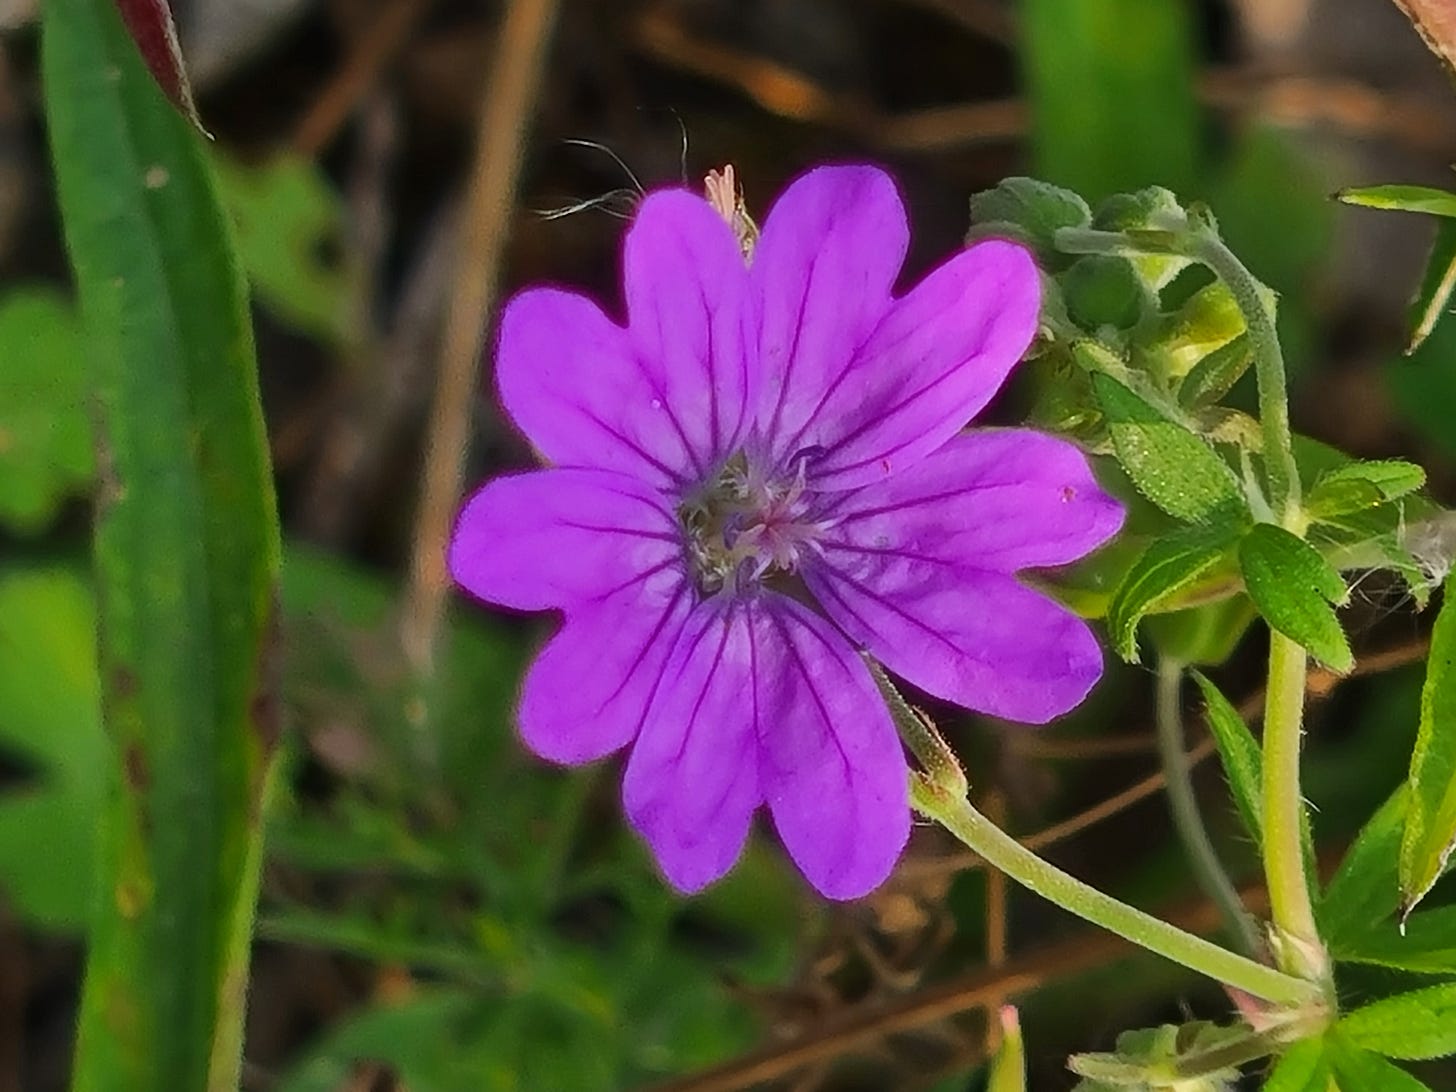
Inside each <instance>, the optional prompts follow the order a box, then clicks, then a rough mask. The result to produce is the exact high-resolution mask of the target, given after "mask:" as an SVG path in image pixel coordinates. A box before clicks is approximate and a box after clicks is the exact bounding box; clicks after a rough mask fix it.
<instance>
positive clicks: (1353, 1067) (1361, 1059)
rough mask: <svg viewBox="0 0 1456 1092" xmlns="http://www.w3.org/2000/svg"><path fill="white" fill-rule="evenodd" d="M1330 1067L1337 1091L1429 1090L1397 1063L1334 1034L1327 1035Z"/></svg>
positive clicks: (1428, 1091) (1402, 1091)
mask: <svg viewBox="0 0 1456 1092" xmlns="http://www.w3.org/2000/svg"><path fill="white" fill-rule="evenodd" d="M1328 1053H1329V1056H1330V1065H1331V1068H1333V1069H1334V1071H1335V1078H1336V1079H1337V1080H1338V1081H1339V1086H1340V1092H1366V1090H1367V1089H1368V1090H1369V1092H1431V1089H1430V1088H1428V1087H1427V1086H1426V1085H1424V1084H1422V1083H1421V1082H1420V1081H1418V1080H1416V1078H1415V1077H1412V1076H1411V1075H1410V1074H1409V1073H1407V1072H1406V1071H1405V1070H1404V1069H1401V1068H1400V1066H1398V1065H1392V1064H1391V1063H1390V1062H1387V1061H1386V1060H1385V1059H1384V1058H1382V1057H1381V1056H1380V1055H1379V1054H1373V1053H1371V1052H1370V1051H1368V1050H1362V1049H1361V1048H1359V1047H1357V1046H1354V1045H1352V1044H1349V1043H1345V1042H1342V1041H1341V1040H1340V1037H1339V1036H1338V1035H1335V1036H1331V1037H1330V1039H1329V1046H1328Z"/></svg>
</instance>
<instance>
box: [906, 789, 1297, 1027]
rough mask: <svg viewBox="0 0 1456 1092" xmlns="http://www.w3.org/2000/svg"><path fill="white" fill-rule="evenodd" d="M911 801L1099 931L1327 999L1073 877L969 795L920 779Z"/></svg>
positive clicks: (1282, 998)
mask: <svg viewBox="0 0 1456 1092" xmlns="http://www.w3.org/2000/svg"><path fill="white" fill-rule="evenodd" d="M910 796H911V802H912V803H913V804H914V806H915V807H916V809H918V810H919V811H920V812H921V813H922V814H924V815H926V816H928V817H929V818H931V819H934V820H935V821H936V822H938V823H940V824H941V825H942V826H944V827H945V828H946V830H948V831H950V832H951V833H952V834H954V835H955V836H956V837H957V838H959V839H960V840H961V841H962V842H964V843H965V844H966V845H967V846H969V847H970V848H971V849H972V850H974V851H975V852H976V853H977V854H979V855H980V856H981V857H983V858H984V859H985V860H986V862H987V863H988V864H989V865H991V867H993V868H998V869H1000V870H1001V871H1002V872H1004V873H1006V875H1008V876H1010V877H1011V878H1012V879H1013V880H1015V881H1016V882H1017V883H1019V884H1021V885H1022V886H1024V887H1026V888H1027V889H1029V890H1031V891H1034V892H1036V894H1038V895H1041V896H1042V897H1043V898H1045V899H1048V900H1050V901H1051V902H1054V903H1056V904H1057V905H1058V906H1060V907H1062V908H1063V909H1065V910H1067V911H1069V912H1071V913H1073V914H1076V915H1077V916H1078V917H1081V918H1083V919H1085V920H1087V921H1090V922H1091V923H1092V924H1094V925H1100V926H1101V927H1102V928H1104V929H1107V930H1108V931H1109V932H1112V933H1116V934H1117V935H1118V936H1120V937H1122V938H1124V939H1125V940H1129V941H1131V942H1132V943H1133V944H1136V945H1138V946H1139V947H1142V948H1146V949H1148V950H1149V951H1151V952H1156V953H1157V954H1158V955H1161V956H1164V957H1165V958H1167V959H1171V960H1173V961H1174V962H1175V963H1179V964H1182V965H1183V966H1184V967H1188V968H1189V969H1191V970H1194V971H1198V972H1199V973H1200V974H1205V975H1208V976H1209V977H1210V978H1213V979H1216V980H1218V981H1219V982H1222V983H1224V984H1225V985H1228V986H1232V987H1234V988H1235V989H1238V990H1242V991H1243V992H1245V993H1248V994H1252V995H1253V996H1255V997H1259V998H1262V999H1264V1000H1265V1001H1269V1002H1272V1003H1274V1004H1278V1005H1290V1006H1300V1005H1306V1004H1311V1003H1317V1002H1319V1001H1320V1000H1321V994H1320V992H1319V990H1318V988H1317V987H1315V986H1313V985H1312V984H1311V983H1309V982H1306V981H1303V980H1302V979H1299V978H1296V977H1294V976H1292V975H1288V974H1285V973H1283V972H1282V971H1277V970H1275V969H1274V968H1273V967H1266V966H1264V965H1263V964H1262V963H1255V962H1254V961H1253V960H1252V959H1249V958H1247V957H1246V956H1242V955H1239V954H1238V953H1237V952H1230V951H1228V950H1227V949H1226V948H1220V947H1219V946H1218V945H1217V944H1211V943H1209V942H1208V941H1206V940H1204V939H1203V938H1202V937H1197V936H1194V935H1193V934H1192V933H1187V932H1184V931H1183V930H1182V929H1179V928H1177V927H1176V926H1174V925H1169V924H1168V923H1167V922H1166V921H1161V920H1159V919H1158V918H1155V917H1153V916H1152V915H1150V914H1145V913H1143V912H1142V911H1141V910H1138V909H1135V908H1134V907H1131V906H1128V905H1127V904H1126V903H1124V902H1120V901H1118V900H1117V899H1114V898H1113V897H1112V896H1111V895H1106V894H1104V893H1103V892H1101V891H1098V890H1097V889H1096V888H1095V887H1091V886H1089V885H1087V884H1085V883H1083V882H1082V881H1081V880H1078V879H1076V878H1074V877H1072V876H1069V875H1067V873H1065V872H1063V871H1062V870H1061V869H1059V868H1057V867H1056V866H1055V865H1052V864H1050V863H1048V862H1047V861H1044V860H1042V859H1041V858H1040V857H1038V856H1037V855H1036V854H1035V853H1033V852H1031V850H1029V849H1027V848H1026V847H1025V846H1023V845H1022V844H1021V843H1020V842H1018V841H1016V840H1015V839H1014V838H1012V837H1011V836H1010V835H1009V834H1007V833H1006V832H1005V831H1003V830H1001V829H1000V828H999V827H997V826H996V824H995V823H993V822H991V821H990V820H989V819H987V818H986V817H985V816H984V815H982V814H981V813H980V812H978V811H977V810H976V809H975V808H974V807H972V806H971V803H970V801H968V800H966V799H965V798H964V797H956V796H953V795H951V794H949V793H947V792H945V791H943V790H941V789H938V788H937V787H936V786H934V785H932V784H930V783H928V782H927V781H925V780H924V779H922V778H919V777H913V778H912V779H911V783H910Z"/></svg>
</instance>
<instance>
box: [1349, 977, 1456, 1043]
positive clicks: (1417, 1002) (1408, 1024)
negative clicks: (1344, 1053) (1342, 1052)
mask: <svg viewBox="0 0 1456 1092" xmlns="http://www.w3.org/2000/svg"><path fill="white" fill-rule="evenodd" d="M1336 1029H1337V1031H1338V1034H1339V1036H1340V1038H1341V1039H1343V1040H1344V1041H1345V1042H1347V1043H1349V1044H1351V1045H1352V1046H1356V1047H1360V1048H1362V1049H1365V1050H1373V1051H1375V1052H1376V1053H1377V1054H1383V1055H1384V1056H1385V1057H1387V1058H1401V1059H1404V1060H1407V1061H1417V1060H1420V1059H1422V1058H1440V1057H1443V1056H1444V1055H1447V1054H1452V1053H1456V982H1446V983H1443V984H1441V985H1439V986H1428V987H1427V988H1425V989H1423V990H1412V991H1411V992H1410V993H1402V994H1397V995H1396V996H1394V997H1387V998H1385V999H1384V1000H1382V1001H1376V1002H1374V1003H1372V1004H1369V1005H1366V1006H1365V1007H1364V1008H1361V1009H1356V1010H1355V1011H1354V1012H1352V1013H1350V1014H1349V1015H1348V1016H1345V1017H1343V1018H1341V1020H1340V1022H1339V1023H1338V1024H1337V1025H1336Z"/></svg>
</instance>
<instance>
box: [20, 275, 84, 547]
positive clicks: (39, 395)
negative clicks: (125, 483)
mask: <svg viewBox="0 0 1456 1092" xmlns="http://www.w3.org/2000/svg"><path fill="white" fill-rule="evenodd" d="M0 360H4V362H5V364H4V367H3V368H0V523H4V524H6V525H8V526H9V527H10V529H11V530H13V531H16V532H18V533H20V534H33V533H35V532H37V531H42V530H44V529H45V528H46V526H47V525H49V523H50V522H51V520H52V519H53V518H54V516H55V513H56V509H57V507H58V506H59V505H60V503H61V501H63V500H65V499H66V497H68V496H71V495H72V494H75V493H77V492H80V491H81V490H82V489H84V488H86V487H87V486H88V485H90V483H91V478H92V476H93V474H94V473H95V458H94V457H93V455H92V453H91V422H90V420H89V418H88V417H87V415H86V346H85V342H84V339H83V336H82V333H81V324H80V320H79V319H78V318H77V316H76V314H75V312H74V310H73V309H72V307H71V305H70V304H68V303H66V302H65V301H64V300H62V299H61V298H60V297H59V296H57V295H55V294H54V293H52V292H50V291H47V290H45V289H29V290H22V291H15V292H13V293H11V294H10V295H9V296H7V297H6V298H5V299H4V301H3V302H0Z"/></svg>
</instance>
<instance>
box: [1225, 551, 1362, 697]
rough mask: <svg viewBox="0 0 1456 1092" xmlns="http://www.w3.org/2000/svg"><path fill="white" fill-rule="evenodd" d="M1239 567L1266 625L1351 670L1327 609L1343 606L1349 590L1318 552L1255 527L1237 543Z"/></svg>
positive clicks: (1342, 633)
mask: <svg viewBox="0 0 1456 1092" xmlns="http://www.w3.org/2000/svg"><path fill="white" fill-rule="evenodd" d="M1239 568H1240V569H1241V570H1242V572H1243V574H1244V586H1245V587H1246V588H1247V589H1248V592H1249V598H1250V599H1252V600H1253V601H1254V606H1256V607H1258V608H1259V613H1260V614H1261V615H1263V617H1264V620H1265V621H1266V622H1268V623H1269V625H1271V626H1272V627H1274V628H1275V629H1277V630H1278V631H1279V632H1280V633H1282V634H1284V635H1285V636H1286V637H1288V638H1289V639H1290V640H1292V641H1297V642H1298V643H1299V644H1301V645H1303V646H1304V647H1305V648H1307V649H1309V651H1310V652H1311V653H1313V654H1314V656H1315V657H1316V658H1317V659H1319V660H1320V661H1321V662H1322V663H1325V664H1327V665H1328V666H1329V667H1330V668H1331V669H1333V670H1335V671H1339V672H1342V673H1343V672H1346V671H1349V670H1350V668H1352V667H1353V666H1354V665H1355V657H1354V656H1353V655H1352V654H1351V652H1350V642H1349V641H1348V640H1347V639H1346V637H1345V631H1344V629H1343V628H1341V626H1340V620H1339V619H1338V618H1337V617H1336V616H1335V612H1334V610H1333V609H1332V608H1331V607H1330V603H1343V602H1344V601H1345V600H1346V599H1347V598H1348V596H1349V591H1348V589H1347V588H1346V587H1345V582H1344V581H1343V580H1342V579H1341V578H1340V574H1339V573H1338V572H1336V571H1335V569H1334V568H1333V567H1332V566H1331V565H1330V563H1329V562H1328V561H1326V560H1325V559H1324V557H1323V556H1322V555H1321V554H1320V552H1319V551H1318V550H1316V549H1315V548H1314V547H1313V546H1311V545H1310V544H1309V543H1308V542H1305V541H1304V540H1303V539H1301V538H1299V537H1298V536H1296V535H1293V534H1291V533H1290V532H1288V531H1286V530H1284V529H1283V528H1282V527H1276V526H1275V525H1274V524H1272V523H1260V524H1257V525H1255V526H1254V527H1253V529H1251V530H1250V531H1249V533H1248V534H1246V535H1245V536H1244V537H1243V539H1242V540H1240V542H1239Z"/></svg>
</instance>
